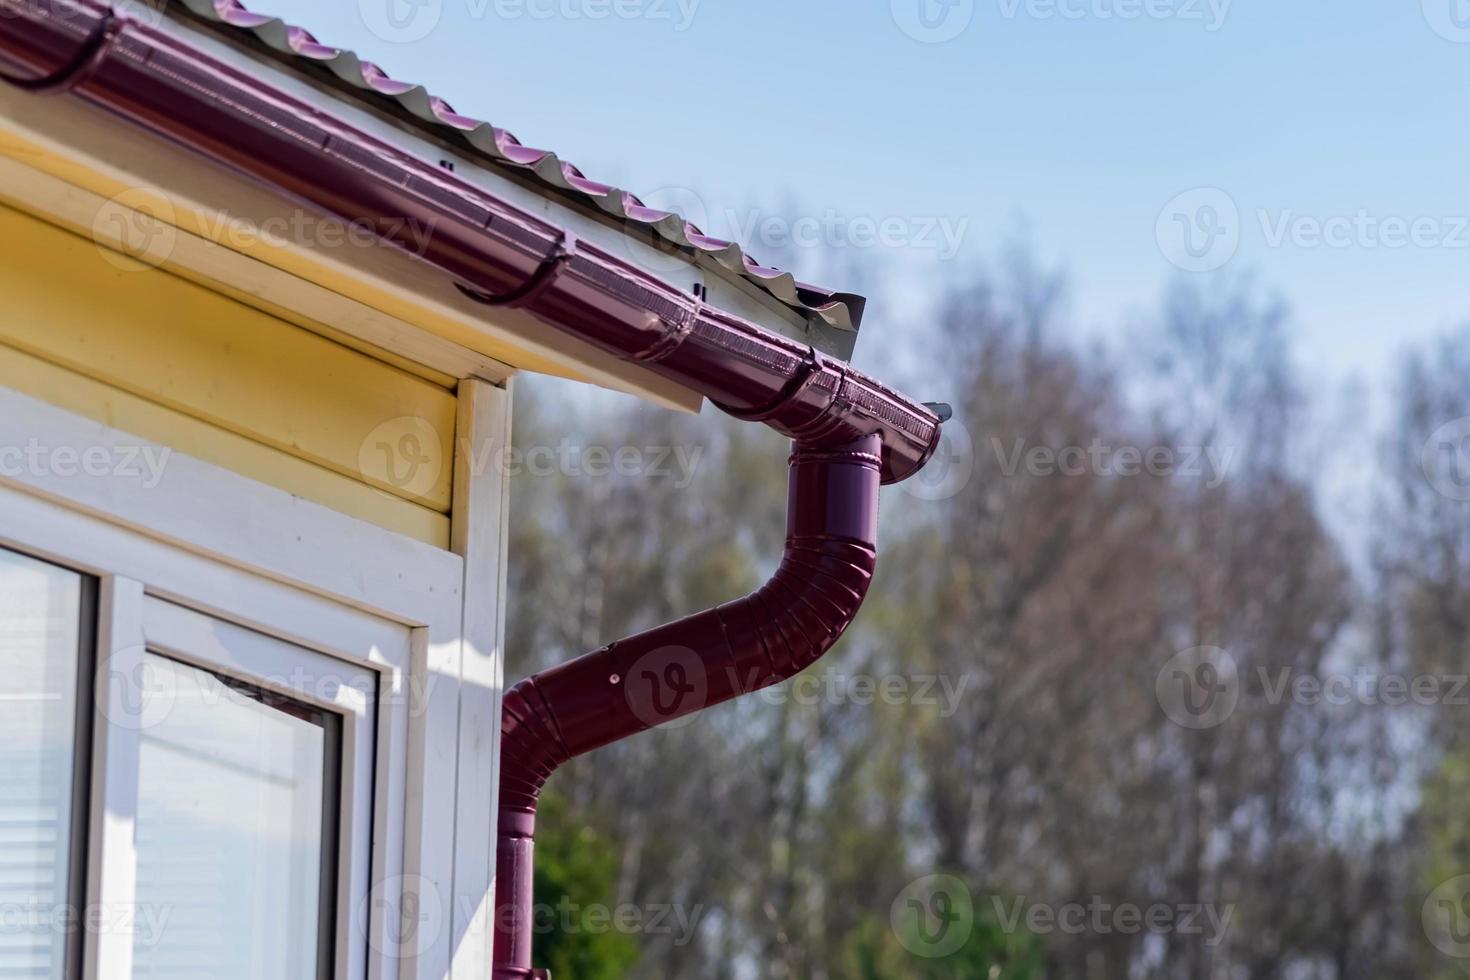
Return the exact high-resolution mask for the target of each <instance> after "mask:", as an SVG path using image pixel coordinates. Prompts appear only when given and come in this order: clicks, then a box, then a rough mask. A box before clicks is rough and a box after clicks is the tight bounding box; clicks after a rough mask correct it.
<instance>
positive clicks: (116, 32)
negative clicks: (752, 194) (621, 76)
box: [0, 0, 939, 483]
mask: <svg viewBox="0 0 1470 980" xmlns="http://www.w3.org/2000/svg"><path fill="white" fill-rule="evenodd" d="M7 62H8V63H9V64H10V65H11V66H12V67H10V68H9V69H4V66H5V64H6V63H7ZM0 70H6V73H7V74H8V75H9V76H10V78H11V79H12V80H15V81H18V82H20V83H21V84H31V85H44V86H46V87H56V88H64V89H66V90H67V91H69V92H70V93H71V94H72V95H73V96H80V97H81V98H83V99H85V100H87V101H88V102H91V103H93V104H96V105H99V106H101V107H103V108H105V109H108V110H110V111H112V112H114V113H116V114H118V115H121V116H123V117H125V118H127V119H130V120H132V121H134V122H136V123H138V124H140V125H142V126H144V127H146V128H147V129H149V130H152V131H153V132H155V133H157V134H159V135H162V136H166V137H168V138H170V139H173V140H175V141H177V142H179V143H181V144H183V145H185V146H187V147H189V148H191V149H194V150H197V151H199V152H201V153H203V154H205V155H207V156H209V157H210V158H212V159H214V160H216V161H219V162H221V163H223V164H226V165H227V166H229V167H231V168H233V169H235V170H237V171H239V172H241V173H243V174H246V175H248V176H251V177H253V178H255V179H257V180H260V181H263V182H265V183H267V184H269V185H270V186H272V187H274V188H278V189H281V190H283V191H285V192H287V193H289V194H291V195H293V196H295V197H297V198H299V199H300V200H302V201H303V202H305V203H307V204H309V205H311V206H313V207H314V208H316V209H319V210H322V211H325V212H328V213H331V214H334V215H337V216H340V217H342V218H344V219H345V220H349V221H368V222H372V223H374V224H375V226H376V227H377V228H378V230H379V233H380V235H381V236H382V237H383V238H384V240H385V241H388V242H390V243H392V244H395V245H399V246H401V247H404V248H406V249H412V250H414V251H415V254H417V255H419V256H420V257H421V258H422V259H423V261H424V262H426V263H427V264H428V265H430V266H432V267H436V268H438V269H440V270H441V271H442V272H443V273H444V274H445V275H446V276H448V277H449V278H450V279H452V280H453V281H454V282H455V283H456V284H458V285H459V286H461V288H463V289H464V290H466V291H467V292H468V293H470V294H471V295H474V296H478V297H480V298H482V299H485V300H486V301H487V302H490V303H492V304H493V303H496V302H503V303H512V302H513V303H514V304H515V305H517V306H519V307H520V308H522V309H524V310H525V311H527V312H529V313H531V314H533V315H535V316H536V317H537V318H539V319H541V320H542V321H544V322H545V323H547V325H548V326H549V327H551V328H554V329H557V330H561V331H564V332H566V333H569V334H572V335H574V336H576V337H579V338H581V339H582V340H585V341H587V342H589V343H591V344H593V345H594V346H596V347H598V348H600V349H602V350H604V351H606V352H608V353H609V354H612V355H613V356H615V357H619V358H622V359H625V360H630V361H636V362H639V363H642V364H644V365H645V366H646V367H647V368H648V369H649V370H650V371H652V372H654V373H657V374H660V375H662V376H664V377H667V378H670V379H672V380H674V381H676V382H678V383H679V384H682V385H684V386H687V387H689V388H691V389H693V390H695V391H698V392H700V393H701V394H703V395H705V396H706V397H708V398H709V399H710V400H711V401H712V402H714V403H715V404H716V405H718V406H719V407H720V408H722V409H723V410H725V411H726V412H728V413H730V414H732V415H735V416H736V417H738V418H743V419H749V420H753V421H761V422H765V423H766V424H767V425H770V426H771V427H772V428H774V429H776V430H778V431H780V432H782V433H784V434H785V435H787V436H789V437H791V438H792V439H795V440H797V441H800V442H806V443H812V444H829V445H832V444H841V443H845V442H849V441H851V440H853V439H857V438H860V437H862V436H865V435H869V434H873V433H876V434H878V435H879V437H880V439H881V441H882V454H881V455H882V458H883V478H884V481H885V482H890V483H891V482H897V481H899V480H903V479H905V478H906V477H908V476H910V475H912V474H913V473H914V472H916V471H917V470H918V469H919V468H920V467H921V466H922V465H923V464H924V462H925V461H926V460H927V459H928V458H929V456H930V454H932V452H933V451H934V447H935V446H936V444H937V442H938V439H939V419H938V418H937V417H936V416H935V415H934V413H933V412H931V411H929V410H928V409H927V408H925V407H923V406H922V405H920V404H918V403H916V402H914V401H912V400H911V399H908V398H906V397H904V396H903V395H900V394H898V393H897V392H895V391H893V390H892V389H890V388H888V387H887V386H885V385H883V384H881V383H880V382H878V381H876V380H874V379H872V378H870V377H868V376H866V375H864V374H862V373H861V372H858V371H856V370H854V369H853V368H851V367H850V366H849V365H847V364H846V363H844V362H842V361H839V360H836V359H834V358H831V357H828V356H826V355H824V354H821V353H819V352H817V351H816V350H814V349H813V348H812V347H811V346H809V345H806V344H802V343H800V342H798V341H795V340H791V339H788V338H786V337H782V336H780V335H778V334H776V333H773V332H771V331H769V330H766V329H764V328H762V327H760V326H758V325H756V324H754V323H751V322H749V321H746V320H744V319H741V318H740V317H736V316H733V315H731V314H729V313H726V312H724V311H722V310H719V309H715V308H713V307H710V306H707V305H705V304H703V303H701V302H700V301H699V300H698V299H697V298H696V297H694V296H691V295H686V294H685V293H683V292H680V291H678V290H676V289H674V288H672V287H670V286H668V285H667V284H665V283H663V282H661V281H660V280H658V279H657V278H655V277H653V276H650V275H648V274H647V273H645V272H643V271H642V270H641V269H638V268H637V267H635V266H633V265H631V264H630V263H628V262H625V261H623V260H622V259H620V258H619V257H617V256H615V255H612V254H610V253H609V252H607V251H606V250H605V249H602V248H599V247H598V246H596V245H593V244H591V243H588V242H585V241H573V240H571V239H570V238H569V236H567V234H566V233H565V232H564V231H563V230H562V229H561V228H559V227H557V226H555V225H553V224H551V223H549V222H547V221H546V220H544V219H542V218H539V217H537V216H535V215H533V214H531V213H529V212H526V211H524V210H521V209H519V208H517V207H515V206H513V205H511V204H509V203H507V202H505V201H502V200H500V199H498V198H496V197H494V196H493V195H490V194H488V193H486V192H484V191H483V190H481V189H479V188H477V187H474V186H473V185H470V184H468V183H466V182H464V181H462V180H459V179H458V178H456V177H455V175H454V174H452V173H450V172H448V171H445V170H443V169H441V168H438V167H435V166H433V165H432V164H429V163H426V162H424V161H420V160H417V159H415V158H413V157H411V156H409V155H407V154H406V153H404V152H403V151H401V150H399V149H397V148H395V147H393V146H390V145H388V144H386V143H384V142H382V141H381V140H378V139H376V138H375V137H373V136H370V135H369V134H367V133H364V132H362V131H360V130H358V129H355V128H354V127H352V126H351V125H349V124H347V123H346V122H344V121H343V120H341V119H337V118H334V117H332V116H330V115H328V114H327V113H325V112H323V111H322V110H321V109H320V108H319V107H313V106H309V105H306V104H304V103H301V102H299V101H297V100H295V99H293V98H291V97H289V96H287V95H286V94H284V93H283V92H281V91H279V90H276V89H274V88H273V87H272V86H271V85H270V84H269V83H268V81H267V80H265V79H262V78H257V77H254V76H251V75H246V74H244V73H241V72H239V71H237V70H235V69H233V68H231V67H229V66H227V65H225V64H222V63H220V62H219V61H217V60H215V59H213V58H211V57H209V56H208V55H206V54H204V53H202V52H201V51H199V50H196V49H194V48H192V47H190V46H188V45H187V44H185V43H183V42H181V41H179V40H176V39H174V38H172V37H170V36H168V35H167V34H165V33H163V32H162V31H159V30H156V29H154V28H150V27H148V26H147V25H144V24H140V23H135V22H132V21H129V20H127V19H126V18H121V17H113V15H112V14H111V13H110V12H109V10H108V8H106V7H105V6H102V5H98V4H94V3H90V2H85V0H76V2H74V3H70V4H68V3H67V2H65V0H50V2H47V3H33V2H26V0H0ZM68 72H73V73H74V74H72V75H70V76H69V75H68V74H67V73H68ZM38 80H40V81H38ZM423 228H429V229H432V234H431V236H430V239H429V243H428V247H427V249H424V248H423V247H422V243H421V242H413V241H410V240H408V236H409V234H410V231H411V230H412V229H423ZM528 283H534V284H535V288H528ZM497 297H499V299H498V300H497V299H496V298H497Z"/></svg>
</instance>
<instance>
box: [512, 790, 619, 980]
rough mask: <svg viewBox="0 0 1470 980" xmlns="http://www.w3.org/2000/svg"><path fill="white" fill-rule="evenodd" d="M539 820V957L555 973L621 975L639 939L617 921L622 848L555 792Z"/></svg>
mask: <svg viewBox="0 0 1470 980" xmlns="http://www.w3.org/2000/svg"><path fill="white" fill-rule="evenodd" d="M538 824H539V826H538V832H537V840H536V904H537V910H536V911H537V916H536V934H535V937H534V943H533V958H534V962H535V963H536V965H537V966H538V967H541V968H543V969H549V970H550V971H551V975H552V976H553V977H567V978H571V980H622V978H623V977H624V976H625V975H626V974H627V970H628V968H629V967H631V966H632V965H633V963H634V962H635V961H636V960H637V959H638V944H637V943H636V942H635V941H634V938H633V937H632V936H630V935H628V934H627V933H623V932H619V931H617V929H616V926H615V923H616V921H617V916H616V915H615V911H616V910H615V909H614V907H613V905H614V898H615V895H614V892H615V889H616V879H617V871H618V858H617V850H616V849H615V848H614V847H612V846H610V845H609V842H608V841H606V840H604V839H603V838H602V836H601V835H600V834H598V833H597V831H595V830H593V829H592V828H591V827H589V826H588V825H587V824H586V823H585V822H583V821H582V820H579V819H576V818H573V817H571V816H569V814H568V813H567V807H566V803H565V801H564V800H562V799H561V798H560V797H558V796H556V795H555V794H554V793H552V794H548V795H547V797H546V799H545V800H544V801H543V805H542V807H541V811H540V814H539V816H538Z"/></svg>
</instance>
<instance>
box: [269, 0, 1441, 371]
mask: <svg viewBox="0 0 1470 980" xmlns="http://www.w3.org/2000/svg"><path fill="white" fill-rule="evenodd" d="M921 5H922V9H921ZM252 6H253V7H254V8H255V9H262V10H272V4H271V3H270V2H268V0H254V2H253V3H252ZM274 6H275V8H276V10H280V9H284V5H283V4H281V3H280V0H277V2H276V4H275V5H274ZM290 7H291V8H292V10H291V16H292V19H293V20H295V21H297V22H300V23H302V24H303V25H304V26H307V27H309V28H311V29H312V30H313V32H314V33H316V34H317V35H318V37H319V38H321V39H322V40H324V41H328V42H331V43H337V44H342V45H344V46H348V47H351V48H353V49H354V50H357V51H358V52H359V53H361V54H363V55H365V56H367V57H369V58H372V59H373V60H376V61H378V62H379V63H380V64H382V65H383V66H384V67H385V68H387V69H388V70H389V71H390V72H392V73H393V74H395V75H397V76H399V77H403V78H409V79H414V80H419V81H423V82H425V83H426V84H428V85H429V86H430V88H431V89H433V90H435V91H436V92H437V93H438V94H441V95H444V96H446V97H447V98H449V100H450V101H451V102H453V103H454V104H455V106H456V108H458V109H459V110H461V111H463V112H467V113H469V114H471V115H477V116H480V117H482V118H488V119H490V120H492V121H493V122H495V123H496V124H497V125H501V126H505V127H507V128H509V129H511V130H512V131H513V132H515V133H516V134H517V135H518V136H519V137H520V138H521V139H522V140H523V141H525V142H528V143H531V144H533V145H538V146H545V147H551V148H553V149H556V150H557V151H558V152H560V153H561V154H562V155H563V156H565V157H567V158H569V159H571V160H573V161H574V162H576V163H577V164H578V165H579V166H581V167H582V168H583V170H585V171H586V172H587V173H588V174H589V175H591V176H593V177H596V178H599V179H603V180H609V181H612V182H614V183H618V184H619V185H621V186H625V187H629V188H630V189H632V190H634V191H635V192H639V193H642V194H647V195H648V196H649V198H650V201H651V203H655V204H664V205H668V204H670V203H676V204H680V205H681V206H682V207H683V209H684V210H686V211H687V210H688V209H689V208H690V207H693V208H696V209H702V210H703V211H704V212H705V213H706V221H707V224H708V226H709V227H707V230H709V231H711V232H713V233H716V234H725V235H730V234H732V233H735V232H736V231H738V230H743V231H744V232H745V233H746V235H745V236H742V237H746V236H748V235H750V234H751V233H752V232H754V237H755V240H754V241H750V240H749V239H748V238H747V241H746V242H745V244H747V245H748V246H749V247H750V248H751V250H752V251H753V252H755V253H756V254H757V255H760V254H761V253H762V252H763V251H764V252H769V251H771V250H772V249H770V248H763V247H762V243H763V242H764V241H765V240H766V239H771V240H779V237H780V236H781V234H782V229H781V228H780V227H779V226H777V227H775V228H770V227H767V228H764V230H762V225H761V222H762V221H764V220H765V219H766V218H768V217H773V216H775V215H777V214H778V213H780V212H781V211H782V210H783V208H784V209H786V210H788V211H790V210H792V209H791V205H792V203H793V202H795V208H794V212H795V214H797V215H798V216H801V217H804V218H805V219H806V224H805V225H804V227H803V229H795V230H796V231H798V232H801V233H802V240H803V241H806V242H812V243H814V245H813V247H814V248H821V249H825V250H828V251H832V252H836V253H838V254H837V255H836V258H837V259H838V260H839V261H840V260H841V259H843V258H844V257H845V253H847V252H863V253H869V252H871V253H873V254H874V255H875V256H876V255H878V254H880V253H885V252H886V253H889V254H888V255H887V256H886V257H887V258H889V259H892V260H895V261H896V262H897V263H898V264H900V265H901V266H903V267H904V268H908V269H910V270H913V271H914V272H915V275H914V276H912V277H910V278H908V279H906V280H905V281H906V282H909V283H910V284H911V285H910V288H917V286H916V285H915V284H918V283H921V282H924V281H925V280H924V279H923V278H922V277H921V273H924V272H928V271H931V270H932V271H939V272H941V273H946V272H947V273H954V274H962V273H963V272H964V271H965V270H966V269H967V268H970V267H972V266H979V265H981V264H983V263H985V262H986V261H987V260H988V259H991V258H993V257H994V255H995V253H996V251H997V249H999V248H1000V247H1002V246H1003V245H1004V244H1005V243H1007V242H1010V241H1014V240H1016V239H1017V237H1018V236H1020V237H1024V238H1025V240H1026V241H1028V242H1030V243H1031V244H1032V245H1033V246H1034V247H1035V248H1036V250H1037V251H1038V252H1040V253H1041V255H1042V256H1043V257H1044V258H1046V259H1047V260H1049V261H1053V262H1057V263H1060V264H1061V265H1063V266H1064V267H1065V268H1066V269H1067V271H1068V272H1069V275H1070V281H1071V285H1072V293H1071V297H1072V309H1073V312H1074V313H1075V316H1076V318H1077V319H1078V320H1079V321H1080V322H1081V323H1083V324H1085V325H1086V327H1087V328H1088V329H1089V330H1096V331H1099V332H1104V333H1109V334H1111V335H1112V336H1115V337H1118V336H1120V335H1121V334H1122V332H1123V331H1126V329H1127V325H1128V324H1129V323H1130V322H1136V315H1137V314H1139V313H1141V312H1144V311H1146V310H1148V309H1149V308H1150V307H1151V306H1152V305H1153V304H1154V303H1155V301H1156V299H1157V297H1158V295H1159V292H1160V290H1161V288H1162V286H1163V285H1164V284H1165V283H1166V282H1167V281H1168V280H1169V278H1170V277H1171V276H1175V275H1180V274H1204V273H1180V271H1179V268H1178V264H1182V265H1184V266H1187V267H1191V268H1195V267H1215V266H1219V265H1221V264H1222V263H1223V264H1224V265H1225V266H1226V267H1228V268H1229V269H1231V270H1234V271H1241V272H1251V273H1254V274H1255V275H1256V277H1257V278H1258V279H1259V280H1260V281H1261V282H1263V283H1264V284H1266V285H1268V286H1269V287H1271V288H1272V289H1274V290H1277V291H1279V292H1280V293H1281V295H1282V296H1284V297H1285V298H1286V299H1287V300H1288V301H1289V303H1290V304H1291V306H1292V308H1293V310H1294V313H1295V318H1294V323H1293V335H1294V337H1295V340H1296V346H1297V353H1298V355H1299V358H1300V360H1301V361H1302V362H1303V363H1304V364H1305V365H1306V366H1307V367H1308V370H1309V371H1311V372H1313V373H1314V374H1316V375H1318V376H1319V380H1321V381H1330V382H1337V381H1342V380H1345V379H1347V378H1349V377H1352V376H1354V375H1358V376H1362V377H1366V378H1368V379H1373V380H1376V379H1378V378H1380V377H1382V376H1383V373H1384V372H1385V370H1386V369H1387V366H1388V365H1390V364H1391V363H1392V361H1393V357H1394V354H1395V352H1396V351H1397V350H1399V349H1400V347H1401V345H1402V344H1403V343H1404V341H1405V340H1406V339H1414V338H1422V337H1427V336H1430V335H1432V334H1433V333H1436V332H1438V331H1441V330H1443V329H1446V328H1448V327H1451V326H1453V325H1456V324H1459V323H1460V322H1462V321H1464V320H1466V319H1470V275H1467V274H1466V273H1467V271H1470V193H1467V191H1470V181H1467V180H1466V177H1465V170H1466V161H1467V159H1470V152H1467V151H1470V100H1467V99H1465V97H1464V92H1465V84H1466V80H1467V78H1470V2H1466V0H1422V3H1421V0H1396V2H1393V3H1376V2H1375V3H1369V2H1364V0H1357V2H1352V3H1348V4H1343V3H1329V2H1324V0H1293V2H1290V3H1282V2H1274V3H1266V2H1262V0H846V2H837V0H360V2H359V0H331V2H328V0H315V2H311V3H301V2H300V0H297V2H295V3H292V4H291V5H290ZM390 13H391V14H392V15H393V16H392V17H390V16H389V14H390ZM921 13H926V14H927V17H926V18H922V19H921V17H920V16H919V15H920V14H921ZM926 24H927V25H929V26H927V27H926V26H925V25H926ZM1461 24H1464V25H1466V26H1465V27H1461V26H1460V25H1461ZM950 35H953V36H952V37H951V36H950ZM943 38H948V39H947V40H943ZM683 188H693V189H695V191H686V190H682V189H683ZM696 193H697V198H694V197H693V195H694V194H696ZM1181 194H1182V195H1184V196H1183V197H1182V198H1181V197H1180V196H1179V195H1181ZM691 201H692V204H691V203H690V202H691ZM1171 202H1174V203H1172V204H1171ZM757 204H758V205H760V206H761V207H764V208H767V209H769V210H760V211H756V210H752V207H753V205H757ZM864 219H866V220H867V221H869V222H870V224H869V225H866V226H865V225H863V223H862V222H863V220H864ZM884 223H886V225H887V229H888V231H887V234H886V235H884V236H882V237H884V238H886V240H887V242H888V244H887V245H886V246H884V245H862V246H858V245H854V244H852V243H851V241H850V239H851V237H852V235H853V233H854V231H855V230H856V231H858V232H859V233H860V232H861V230H862V229H863V228H864V227H866V228H868V229H869V230H871V229H872V227H875V226H880V225H882V224H884ZM791 230H793V229H787V231H791ZM1186 231H1187V232H1188V233H1189V234H1190V236H1191V238H1190V240H1189V244H1190V245H1191V246H1192V247H1193V249H1194V252H1193V253H1191V252H1189V251H1187V250H1185V248H1184V245H1185V240H1184V239H1183V237H1182V236H1183V235H1184V234H1185V232H1186ZM946 235H948V238H946ZM859 237H861V234H859ZM956 243H957V245H958V247H957V248H952V247H951V246H952V245H953V244H956ZM951 251H953V252H954V254H953V255H951V254H950V253H951ZM1171 257H1172V258H1173V259H1175V260H1177V264H1176V263H1175V262H1171ZM825 284H829V285H837V286H850V287H853V288H856V289H858V290H859V291H862V286H863V284H862V283H860V282H859V283H851V282H836V283H825Z"/></svg>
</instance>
